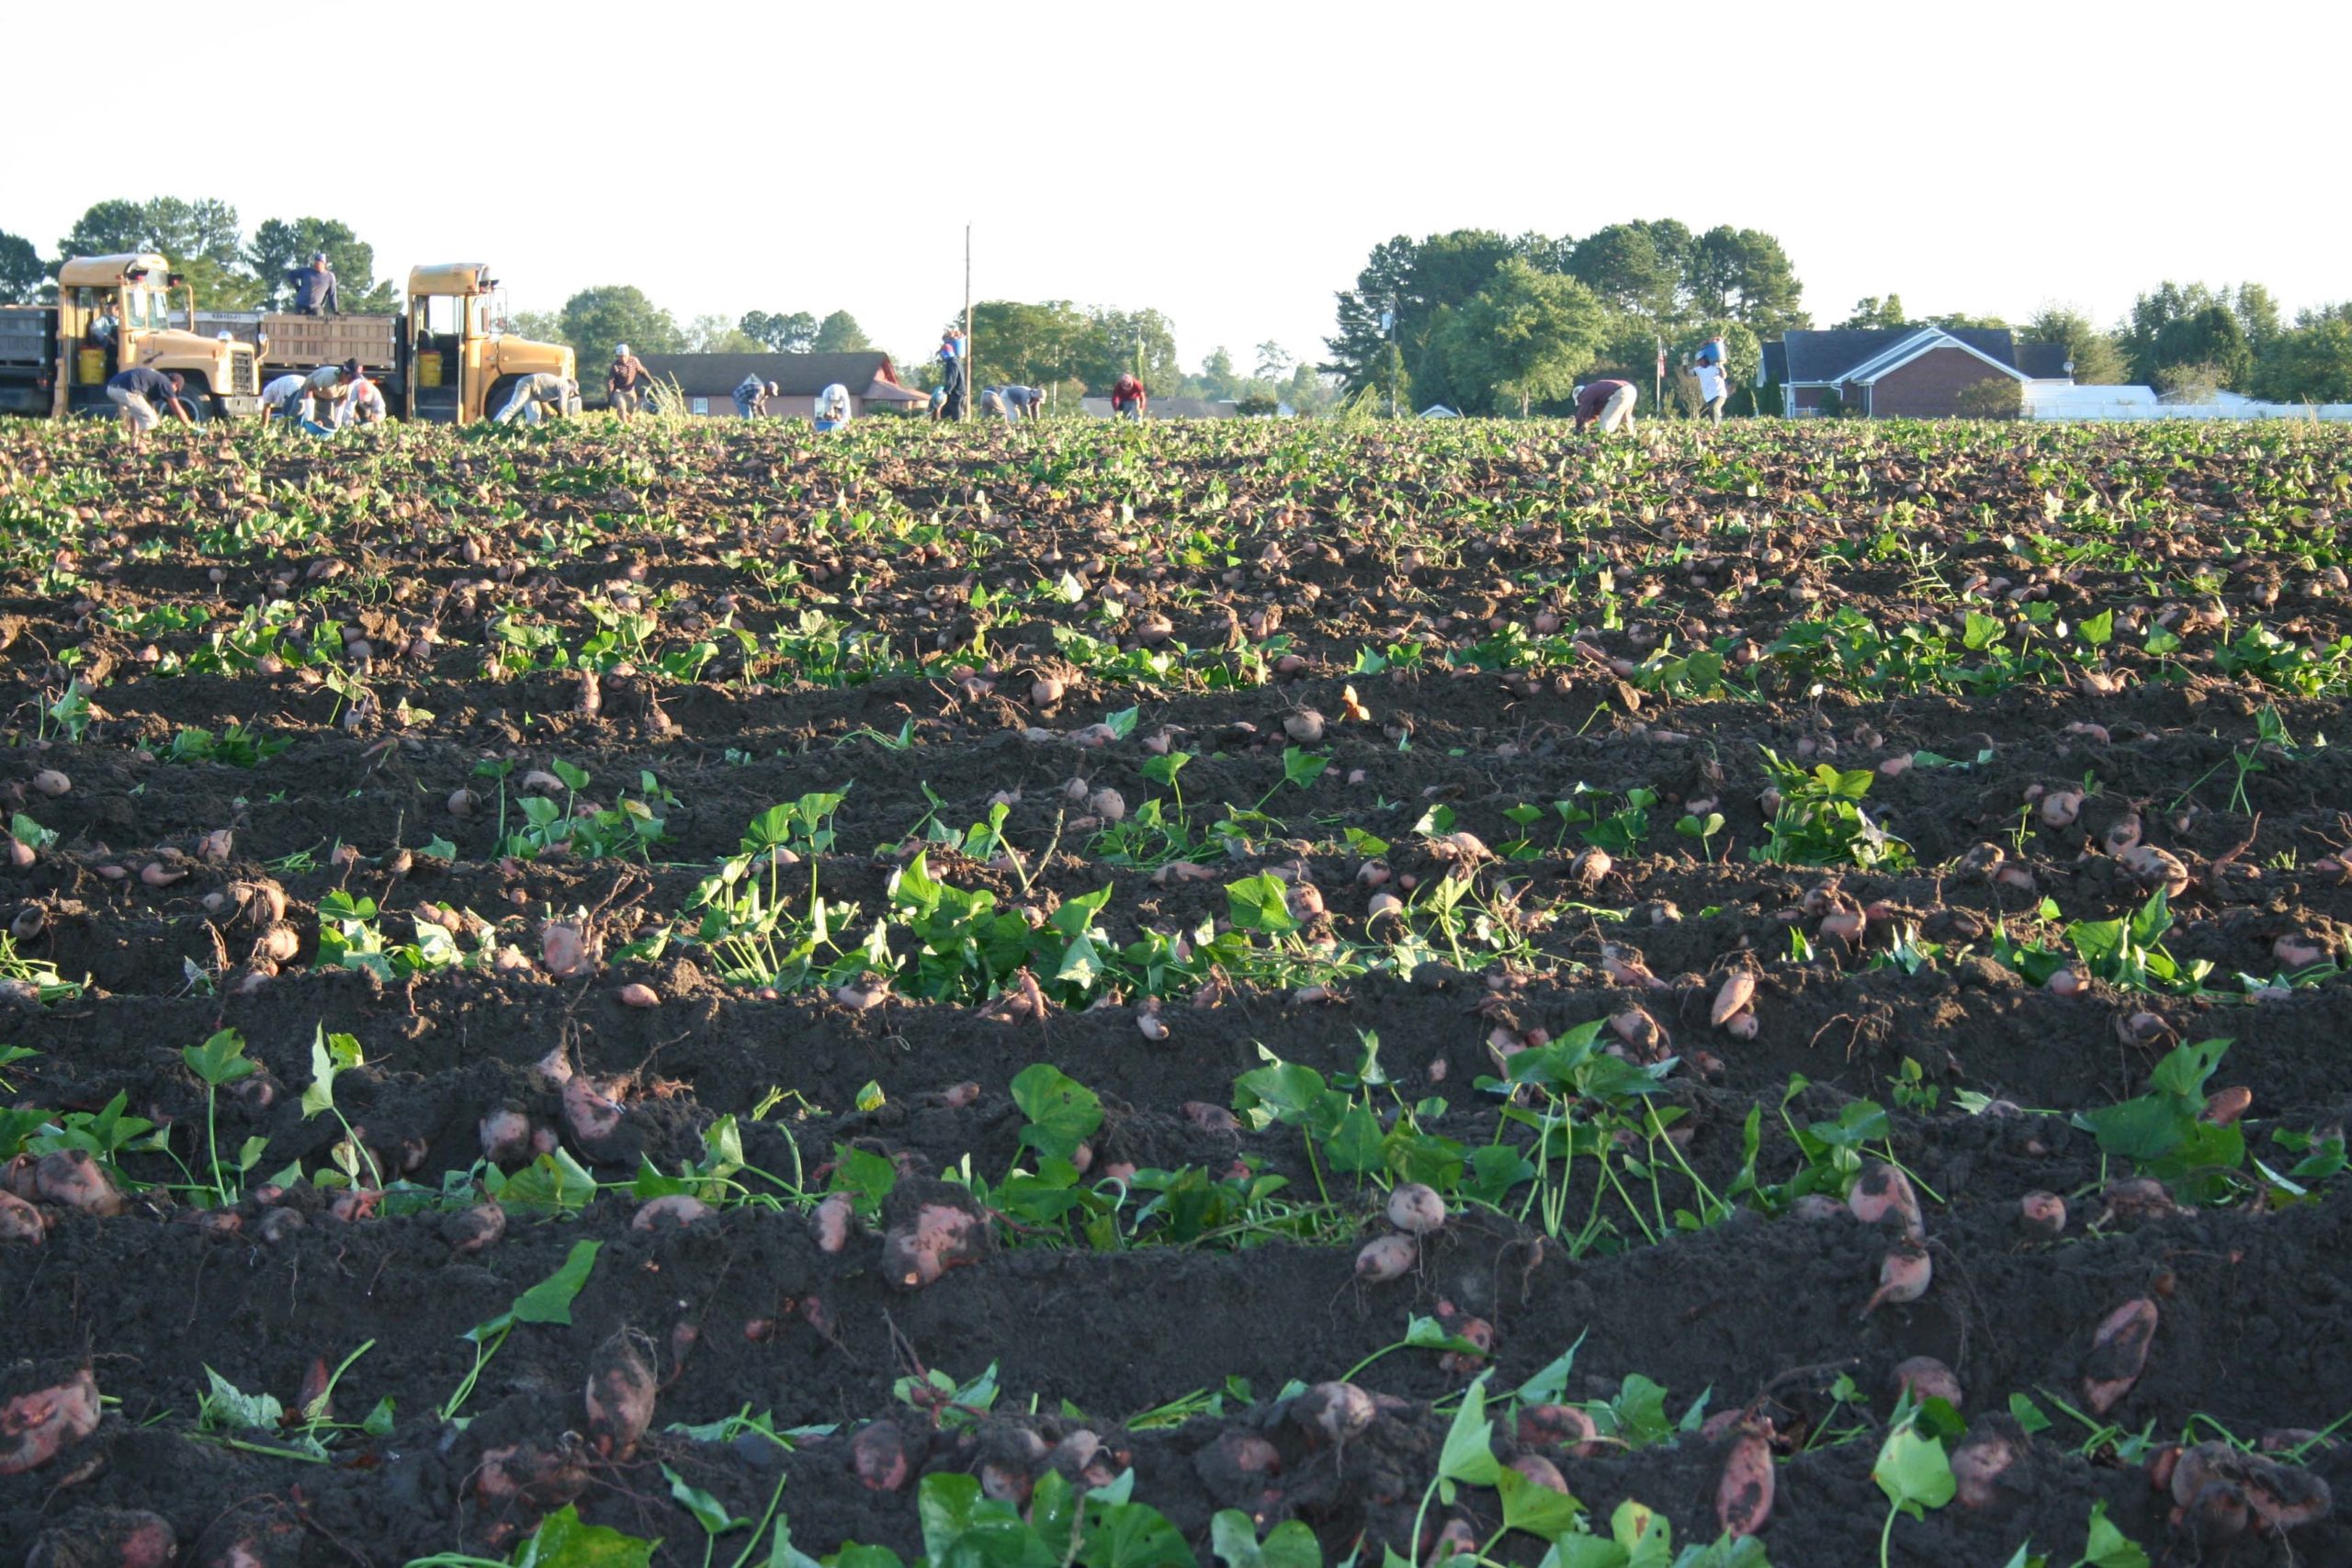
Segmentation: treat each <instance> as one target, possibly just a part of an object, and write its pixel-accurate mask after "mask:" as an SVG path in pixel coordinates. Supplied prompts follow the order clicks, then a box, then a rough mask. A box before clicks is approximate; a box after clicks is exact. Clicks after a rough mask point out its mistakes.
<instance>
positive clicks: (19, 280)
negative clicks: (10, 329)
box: [0, 229, 50, 305]
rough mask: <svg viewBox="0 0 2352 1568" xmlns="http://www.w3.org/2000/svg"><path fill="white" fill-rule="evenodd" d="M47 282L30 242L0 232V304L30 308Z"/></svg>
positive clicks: (45, 271)
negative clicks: (27, 306)
mask: <svg viewBox="0 0 2352 1568" xmlns="http://www.w3.org/2000/svg"><path fill="white" fill-rule="evenodd" d="M49 279H50V268H49V267H48V266H46V265H43V264H42V262H41V259H40V252H39V251H37V250H35V249H34V248H33V243H32V242H31V241H30V240H28V239H25V238H24V237H22V236H21V235H17V234H11V233H9V232H8V231H6V230H5V229H0V305H30V304H32V303H34V302H35V301H37V300H39V299H40V296H41V290H42V288H44V287H45V286H46V285H47V284H48V282H49Z"/></svg>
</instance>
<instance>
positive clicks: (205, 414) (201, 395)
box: [165, 386, 219, 424]
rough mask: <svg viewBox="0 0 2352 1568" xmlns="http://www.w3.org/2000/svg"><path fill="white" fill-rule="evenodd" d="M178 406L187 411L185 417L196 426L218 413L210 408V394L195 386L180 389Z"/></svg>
mask: <svg viewBox="0 0 2352 1568" xmlns="http://www.w3.org/2000/svg"><path fill="white" fill-rule="evenodd" d="M180 406H181V407H182V408H184V409H186V410H187V417H188V418H189V419H191V420H193V421H194V422H195V423H198V424H202V423H204V422H205V421H206V420H209V419H210V418H211V417H212V416H213V415H214V414H215V413H216V412H219V411H218V410H216V409H215V408H214V407H213V406H212V394H211V393H210V392H209V391H208V390H207V389H204V388H202V387H197V386H187V387H182V388H181V389H180ZM165 417H167V418H168V417H169V416H168V415H166V416H165Z"/></svg>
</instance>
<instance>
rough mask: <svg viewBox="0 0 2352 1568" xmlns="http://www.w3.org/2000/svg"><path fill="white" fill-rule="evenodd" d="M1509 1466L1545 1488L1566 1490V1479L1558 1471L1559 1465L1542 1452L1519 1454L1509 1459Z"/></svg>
mask: <svg viewBox="0 0 2352 1568" xmlns="http://www.w3.org/2000/svg"><path fill="white" fill-rule="evenodd" d="M1510 1467H1511V1468H1512V1469H1513V1470H1515V1471H1517V1472H1520V1474H1521V1475H1523V1476H1525V1477H1527V1479H1528V1480H1530V1481H1532V1482H1533V1483H1535V1484H1536V1485H1538V1486H1541V1487H1544V1488H1546V1489H1547V1490H1550V1491H1553V1492H1566V1490H1567V1489H1568V1479H1567V1477H1566V1476H1565V1475H1562V1474H1561V1473H1560V1467H1559V1466H1558V1465H1556V1464H1554V1463H1553V1462H1552V1461H1550V1460H1548V1459H1545V1458H1544V1456H1543V1455H1542V1454H1521V1455H1520V1456H1519V1457H1518V1458H1517V1459H1515V1460H1513V1461H1510Z"/></svg>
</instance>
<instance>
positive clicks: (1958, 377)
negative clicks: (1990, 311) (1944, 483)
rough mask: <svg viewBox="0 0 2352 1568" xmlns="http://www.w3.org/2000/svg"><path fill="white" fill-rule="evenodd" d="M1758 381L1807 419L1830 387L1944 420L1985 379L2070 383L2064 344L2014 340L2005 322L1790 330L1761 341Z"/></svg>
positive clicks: (1870, 407)
mask: <svg viewBox="0 0 2352 1568" xmlns="http://www.w3.org/2000/svg"><path fill="white" fill-rule="evenodd" d="M1756 379H1757V385H1758V387H1759V388H1764V387H1770V386H1775V385H1777V386H1778V387H1779V388H1780V389H1781V413H1782V414H1783V415H1785V416H1786V417H1788V418H1790V419H1806V418H1810V417H1812V416H1813V415H1815V414H1817V413H1819V412H1821V409H1822V405H1823V402H1824V400H1825V396H1826V394H1827V393H1830V392H1835V393H1836V394H1837V395H1838V401H1839V402H1840V403H1842V404H1843V405H1844V408H1845V411H1846V412H1848V413H1849V414H1860V415H1862V416H1864V417H1867V418H1872V419H1948V418H1951V417H1954V416H1956V415H1958V414H1959V413H1960V412H1962V411H1961V394H1962V392H1964V391H1966V390H1967V389H1969V388H1971V387H1973V386H1975V385H1977V384H1978V383H1979V382H1983V381H2000V380H2006V381H2014V382H2016V383H2017V384H2018V390H2019V392H2020V393H2021V394H2024V395H2025V396H2026V397H2027V398H2030V396H2031V394H2032V392H2033V390H2035V389H2040V388H2043V387H2064V386H2071V385H2073V384H2074V379H2075V376H2074V367H2073V365H2071V364H2070V363H2068V362H2067V359H2066V345H2065V344H2057V343H2018V342H2017V341H2016V339H2015V338H2013V337H2012V336H2011V335H2010V333H2009V332H2008V329H2007V328H2006V327H1952V328H1944V327H1917V326H1914V327H1882V328H1872V329H1870V330H1868V331H1857V332H1792V333H1783V334H1782V335H1781V340H1780V341H1779V342H1778V343H1768V344H1765V345H1764V357H1763V362H1762V363H1761V364H1760V365H1759V366H1758V369H1757V378H1756Z"/></svg>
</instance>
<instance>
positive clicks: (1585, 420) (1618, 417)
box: [1577, 381, 1641, 435]
mask: <svg viewBox="0 0 2352 1568" xmlns="http://www.w3.org/2000/svg"><path fill="white" fill-rule="evenodd" d="M1640 396H1641V392H1640V391H1639V389H1636V388H1635V387H1634V384H1633V383H1632V382H1631V381H1588V382H1586V383H1585V384H1584V385H1583V386H1581V387H1578V388H1577V429H1578V430H1582V429H1583V428H1584V427H1585V426H1586V425H1588V424H1590V423H1592V422H1593V421H1594V420H1599V421H1600V434H1603V435H1607V434H1611V433H1612V432H1614V431H1617V430H1621V429H1622V430H1623V431H1624V432H1625V433H1626V434H1633V429H1634V399H1636V398H1638V397H1640Z"/></svg>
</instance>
